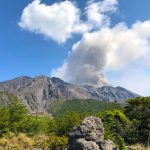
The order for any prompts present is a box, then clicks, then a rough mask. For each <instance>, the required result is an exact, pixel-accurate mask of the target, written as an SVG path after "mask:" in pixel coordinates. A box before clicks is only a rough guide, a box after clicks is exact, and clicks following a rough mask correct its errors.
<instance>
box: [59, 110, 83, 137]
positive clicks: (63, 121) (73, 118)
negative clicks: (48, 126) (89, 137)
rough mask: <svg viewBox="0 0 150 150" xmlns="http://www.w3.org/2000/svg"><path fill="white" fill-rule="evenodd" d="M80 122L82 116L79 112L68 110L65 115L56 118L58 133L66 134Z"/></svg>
mask: <svg viewBox="0 0 150 150" xmlns="http://www.w3.org/2000/svg"><path fill="white" fill-rule="evenodd" d="M80 122H81V116H80V114H79V113H76V112H68V113H66V114H65V115H63V116H61V117H59V118H56V130H57V131H56V133H57V134H58V135H66V134H67V133H68V132H69V131H71V130H72V129H73V127H75V126H76V125H78V124H79V123H80Z"/></svg>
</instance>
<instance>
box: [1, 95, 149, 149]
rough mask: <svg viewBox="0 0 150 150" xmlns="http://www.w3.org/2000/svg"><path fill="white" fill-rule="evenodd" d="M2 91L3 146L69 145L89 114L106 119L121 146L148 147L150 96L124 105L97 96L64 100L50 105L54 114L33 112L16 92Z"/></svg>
mask: <svg viewBox="0 0 150 150" xmlns="http://www.w3.org/2000/svg"><path fill="white" fill-rule="evenodd" d="M0 95H1V98H0V104H1V107H0V149H2V150H3V149H6V150H11V149H15V150H24V149H34V148H35V149H43V150H46V149H50V150H63V149H67V143H68V132H69V131H71V130H72V128H73V127H74V126H76V125H78V124H79V123H80V122H81V121H82V120H83V119H84V118H85V117H86V116H97V117H99V118H100V119H101V120H102V122H103V124H104V129H105V139H110V140H112V141H114V142H115V143H116V144H117V146H118V149H119V150H126V149H127V147H126V146H128V145H134V144H136V143H138V144H142V145H145V147H146V146H148V144H149V142H150V141H149V140H150V97H139V98H136V99H131V100H127V101H126V103H125V104H123V105H122V104H121V105H120V104H119V103H117V102H114V103H104V102H99V101H96V100H66V101H63V100H62V101H61V100H60V101H56V102H53V103H51V104H50V105H49V112H50V113H51V114H43V115H33V114H29V112H28V110H27V108H26V107H25V106H24V105H23V104H22V103H21V101H20V100H19V99H18V98H17V97H16V96H14V95H13V94H8V93H3V92H1V93H0ZM5 96H6V97H5ZM5 98H6V101H4V99H5ZM47 107H48V106H47Z"/></svg>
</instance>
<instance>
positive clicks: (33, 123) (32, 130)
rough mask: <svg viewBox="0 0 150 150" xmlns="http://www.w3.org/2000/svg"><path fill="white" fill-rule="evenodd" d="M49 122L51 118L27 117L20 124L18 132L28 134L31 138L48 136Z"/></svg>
mask: <svg viewBox="0 0 150 150" xmlns="http://www.w3.org/2000/svg"><path fill="white" fill-rule="evenodd" d="M49 120H50V118H49V117H48V116H42V117H41V116H32V115H26V117H25V118H24V119H22V121H20V122H19V123H18V128H17V131H18V132H21V133H26V134H27V135H29V136H33V135H36V134H43V133H45V134H46V133H47V128H48V121H49Z"/></svg>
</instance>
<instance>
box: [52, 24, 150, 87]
mask: <svg viewBox="0 0 150 150" xmlns="http://www.w3.org/2000/svg"><path fill="white" fill-rule="evenodd" d="M149 39H150V21H145V22H137V23H135V24H133V26H132V27H131V28H128V27H127V26H126V25H125V23H120V24H118V25H116V26H115V27H113V28H110V27H105V28H102V29H100V30H99V31H95V32H92V33H86V34H84V36H83V38H82V39H81V41H79V42H78V43H76V44H74V46H73V48H72V50H71V52H70V54H69V56H68V58H67V59H66V62H65V70H63V69H61V67H60V68H59V69H56V72H57V75H58V72H59V71H60V72H59V74H63V79H65V80H66V79H67V81H69V82H73V83H77V84H89V85H95V86H101V85H104V84H105V83H107V82H106V79H105V77H104V76H103V74H104V72H105V70H121V71H123V70H124V68H125V67H128V66H130V65H131V64H136V65H137V66H138V64H140V62H142V61H145V60H148V59H145V58H147V56H149V53H150V42H149ZM144 64H145V63H144ZM144 64H143V67H144ZM62 68H63V67H62ZM53 75H55V71H53ZM68 77H69V78H68Z"/></svg>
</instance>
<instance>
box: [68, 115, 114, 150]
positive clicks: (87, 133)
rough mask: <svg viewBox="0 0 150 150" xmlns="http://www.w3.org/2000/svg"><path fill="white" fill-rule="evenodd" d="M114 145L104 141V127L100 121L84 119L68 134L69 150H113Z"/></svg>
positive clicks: (89, 118)
mask: <svg viewBox="0 0 150 150" xmlns="http://www.w3.org/2000/svg"><path fill="white" fill-rule="evenodd" d="M115 149H116V148H115V144H114V143H113V142H112V141H110V140H107V141H106V140H104V127H103V123H102V121H101V119H99V118H97V117H92V116H91V117H86V118H85V119H84V121H83V122H82V123H81V124H80V125H78V126H76V127H74V128H73V130H72V131H71V132H70V133H69V150H115Z"/></svg>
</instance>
